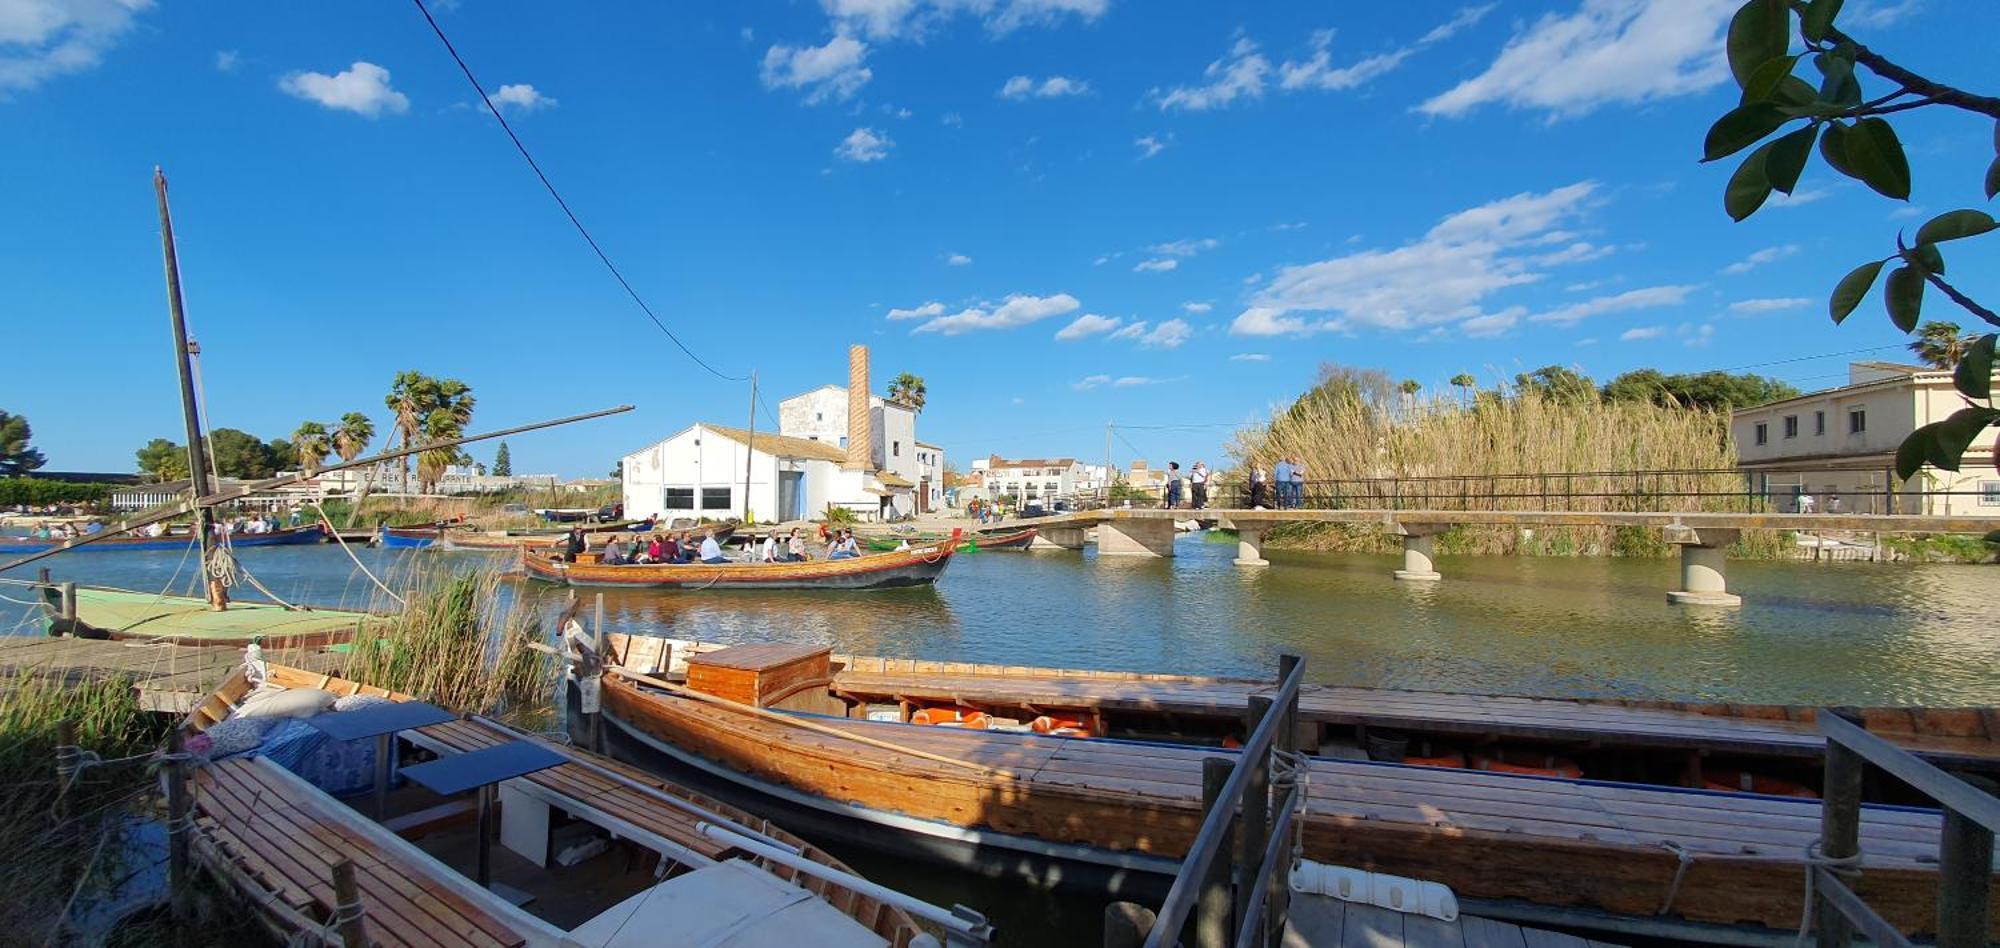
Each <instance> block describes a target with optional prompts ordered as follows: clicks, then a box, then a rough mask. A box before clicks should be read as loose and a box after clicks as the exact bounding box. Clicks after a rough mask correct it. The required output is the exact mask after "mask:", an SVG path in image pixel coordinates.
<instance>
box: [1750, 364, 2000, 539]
mask: <svg viewBox="0 0 2000 948" xmlns="http://www.w3.org/2000/svg"><path fill="white" fill-rule="evenodd" d="M1962 407H1964V399H1963V398H1962V397H1960V396H1959V394H1958V393H1957V391H1956V390H1954V389H1953V388H1952V384H1951V373H1950V372H1946V371H1942V370H1935V369H1926V368H1922V367H1918V366H1909V365H1897V364H1894V363H1888V362H1856V363H1853V364H1852V365H1850V366H1848V384H1846V385H1843V386H1841V387H1839V388H1834V389H1828V390H1826V391H1822V392H1813V393H1811V394H1807V395H1801V396H1799V397H1797V398H1788V399H1785V400H1784V401H1778V402H1771V403H1769V404H1766V405H1759V406H1757V407H1755V408H1746V409H1743V410H1741V411H1737V412H1733V413H1731V415H1730V421H1729V428H1730V435H1731V436H1732V437H1733V438H1734V439H1735V441H1736V457H1737V465H1738V466H1739V467H1740V468H1742V470H1743V471H1744V473H1745V474H1746V475H1747V476H1748V477H1749V478H1750V489H1751V490H1752V491H1755V492H1757V493H1759V494H1762V495H1764V496H1766V497H1769V498H1771V499H1772V501H1773V502H1774V503H1775V504H1776V506H1777V508H1778V509H1780V510H1783V511H1787V512H1790V511H1796V510H1798V509H1799V505H1800V504H1799V498H1800V497H1801V496H1802V495H1811V496H1812V498H1813V509H1814V510H1815V511H1816V512H1820V513H1826V512H1829V510H1830V508H1831V507H1832V506H1833V504H1834V499H1835V498H1838V503H1839V509H1840V511H1841V512H1843V513H1924V514H1943V515H1966V514H1981V513H1991V512H1993V508H1995V507H2000V475H1997V474H1996V472H1995V471H1994V466H1993V443H1994V431H1993V429H1991V428H1988V429H1986V430H1985V431H1983V432H1981V433H1980V435H1979V437H1977V438H1975V439H1973V442H1972V447H1971V448H1970V449H1968V450H1967V451H1966V452H1965V455H1964V460H1963V462H1962V464H1961V468H1960V470H1959V472H1958V473H1956V474H1954V473H1952V472H1950V471H1941V470H1938V469H1936V468H1934V467H1931V466H1928V465H1926V466H1925V467H1924V468H1923V469H1922V470H1921V471H1919V472H1918V473H1917V476H1916V477H1913V478H1911V479H1909V480H1908V481H1898V480H1897V479H1896V474H1895V471H1896V448H1897V447H1898V446H1900V445H1901V444H1902V443H1903V439H1904V437H1906V436H1908V435H1909V433H1910V432H1912V431H1915V430H1916V429H1917V428H1919V427H1921V426H1923V425H1926V424H1930V423H1931V422H1934V421H1943V420H1944V419H1946V418H1948V417H1950V416H1951V414H1952V413H1953V412H1955V411H1957V410H1958V409H1960V408H1962Z"/></svg>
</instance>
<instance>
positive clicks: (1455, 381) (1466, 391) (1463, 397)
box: [1451, 372, 1479, 403]
mask: <svg viewBox="0 0 2000 948" xmlns="http://www.w3.org/2000/svg"><path fill="white" fill-rule="evenodd" d="M1451 384H1452V386H1453V387H1455V388H1457V389H1458V398H1459V401H1462V402H1468V403H1469V402H1471V401H1472V388H1473V386H1475V385H1477V384H1479V382H1478V380H1477V379H1474V378H1473V377H1472V373H1470V372H1460V373H1458V374H1457V375H1454V376H1452V377H1451Z"/></svg>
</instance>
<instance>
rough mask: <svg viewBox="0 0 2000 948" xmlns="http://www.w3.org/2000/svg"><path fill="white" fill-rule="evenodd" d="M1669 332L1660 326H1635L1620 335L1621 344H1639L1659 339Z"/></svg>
mask: <svg viewBox="0 0 2000 948" xmlns="http://www.w3.org/2000/svg"><path fill="white" fill-rule="evenodd" d="M1666 333H1667V331H1666V330H1665V329H1663V328H1661V327H1659V326H1634V327H1632V328H1631V329H1627V330H1625V331H1624V332H1621V333H1619V334H1618V341H1619V342H1638V341H1640V340H1643V339H1658V338H1660V337H1661V336H1664V335H1666Z"/></svg>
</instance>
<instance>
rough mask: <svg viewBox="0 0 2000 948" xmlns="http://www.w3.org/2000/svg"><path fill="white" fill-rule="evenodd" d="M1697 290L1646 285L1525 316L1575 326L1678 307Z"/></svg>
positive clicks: (1533, 321)
mask: <svg viewBox="0 0 2000 948" xmlns="http://www.w3.org/2000/svg"><path fill="white" fill-rule="evenodd" d="M1696 289H1698V287H1694V286H1685V285H1683V286H1647V287H1641V288H1639V289H1636V290H1626V291H1625V292H1623V293H1617V294H1614V295H1611V296H1599V297H1594V298H1592V299H1587V300H1584V301H1583V302H1581V303H1571V304H1569V305H1568V306H1560V307H1557V308H1555V309H1552V310H1549V311H1548V312H1546V313H1536V314H1535V315H1533V316H1530V317H1528V321H1529V322H1531V323H1553V324H1555V325H1557V326H1574V325H1576V324H1577V323H1578V322H1581V321H1583V320H1585V319H1588V318H1590V317H1592V316H1602V315H1604V314H1605V313H1622V312H1626V311H1628V310H1634V309H1657V308H1659V307H1662V306H1679V305H1680V304H1681V303H1683V302H1685V301H1686V300H1687V295H1688V294H1689V293H1692V292H1694V291H1695V290H1696Z"/></svg>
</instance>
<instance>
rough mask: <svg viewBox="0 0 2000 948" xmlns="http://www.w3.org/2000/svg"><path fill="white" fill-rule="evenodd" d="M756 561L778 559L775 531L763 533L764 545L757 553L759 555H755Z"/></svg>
mask: <svg viewBox="0 0 2000 948" xmlns="http://www.w3.org/2000/svg"><path fill="white" fill-rule="evenodd" d="M757 561H758V562H760V563H776V562H777V561H778V535H777V534H775V533H767V534H765V535H764V546H763V550H762V552H761V553H760V554H759V556H758V557H757Z"/></svg>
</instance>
